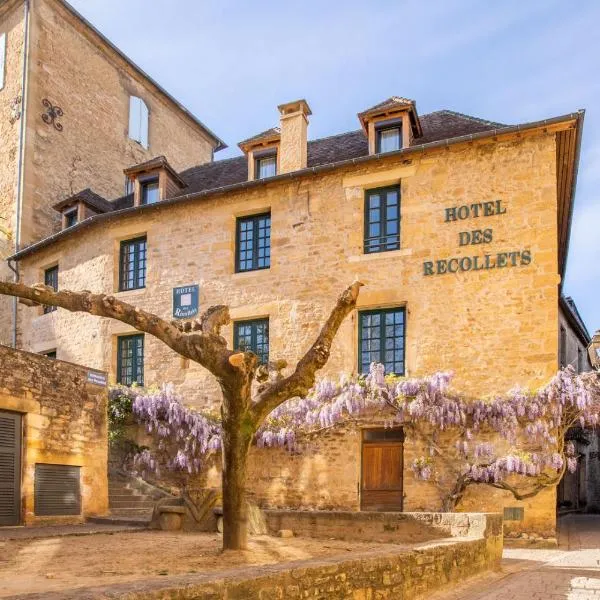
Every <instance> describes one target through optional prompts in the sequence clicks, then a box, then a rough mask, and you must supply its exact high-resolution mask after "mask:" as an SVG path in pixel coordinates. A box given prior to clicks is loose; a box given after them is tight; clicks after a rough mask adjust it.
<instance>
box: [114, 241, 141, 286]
mask: <svg viewBox="0 0 600 600" xmlns="http://www.w3.org/2000/svg"><path fill="white" fill-rule="evenodd" d="M143 287H146V238H145V237H140V238H136V239H135V240H126V241H123V242H121V252H120V257H119V291H121V292H123V291H127V290H138V289H140V288H143Z"/></svg>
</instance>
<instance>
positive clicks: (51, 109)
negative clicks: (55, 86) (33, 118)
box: [42, 98, 64, 131]
mask: <svg viewBox="0 0 600 600" xmlns="http://www.w3.org/2000/svg"><path fill="white" fill-rule="evenodd" d="M42 104H43V105H44V106H45V107H46V112H43V113H42V120H43V121H44V123H47V124H48V125H53V126H54V129H56V131H62V130H63V126H62V124H61V123H59V122H58V120H57V119H59V118H60V117H62V116H63V115H64V113H63V109H62V108H61V107H60V106H54V105H53V104H52V102H50V100H48V98H44V99H43V100H42Z"/></svg>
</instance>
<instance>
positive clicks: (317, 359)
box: [250, 281, 363, 426]
mask: <svg viewBox="0 0 600 600" xmlns="http://www.w3.org/2000/svg"><path fill="white" fill-rule="evenodd" d="M362 285H363V284H362V283H361V282H360V281H355V282H354V283H353V284H352V285H351V286H349V287H348V288H346V289H345V290H344V292H343V293H342V294H341V295H340V297H339V298H338V300H337V303H336V305H335V306H334V308H333V310H332V311H331V314H330V315H329V318H328V319H327V321H326V322H325V325H323V328H322V329H321V332H320V333H319V335H318V337H317V339H316V341H315V342H314V344H313V345H312V346H311V347H310V349H309V351H308V352H307V353H306V354H305V355H304V356H303V357H302V358H301V359H300V361H299V362H298V364H297V365H296V369H295V370H294V372H293V373H292V374H291V375H290V376H289V377H286V378H284V379H280V380H278V381H274V382H273V383H271V384H266V385H265V387H264V389H262V390H261V391H260V392H259V394H258V395H257V397H256V398H255V403H254V404H253V406H252V408H251V409H250V410H251V413H252V418H253V421H254V423H255V424H256V425H257V426H258V425H259V424H260V423H262V421H263V420H264V419H265V417H266V416H267V415H268V414H269V413H270V412H271V411H272V410H273V409H275V408H276V407H277V406H279V405H280V404H281V403H282V402H285V401H286V400H288V399H289V398H293V397H295V396H305V395H306V394H307V393H308V391H309V390H310V388H311V387H312V386H313V385H314V384H315V375H316V373H317V371H318V370H319V369H322V368H323V367H324V366H325V364H326V363H327V361H328V360H329V354H330V352H331V344H332V343H333V339H334V338H335V336H336V334H337V332H338V329H339V328H340V325H341V324H342V322H343V321H344V319H345V318H346V317H347V316H348V315H349V314H350V313H351V312H352V310H354V308H355V307H356V300H357V298H358V294H359V292H360V288H361V287H362Z"/></svg>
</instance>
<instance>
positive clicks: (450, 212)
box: [423, 200, 531, 276]
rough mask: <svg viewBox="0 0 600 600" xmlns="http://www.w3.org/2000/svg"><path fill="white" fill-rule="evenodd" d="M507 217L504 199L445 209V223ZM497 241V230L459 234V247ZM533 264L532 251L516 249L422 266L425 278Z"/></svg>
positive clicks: (432, 262)
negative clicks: (495, 238)
mask: <svg viewBox="0 0 600 600" xmlns="http://www.w3.org/2000/svg"><path fill="white" fill-rule="evenodd" d="M504 214H506V207H505V206H504V205H503V204H502V200H493V201H489V202H479V203H476V204H463V205H462V206H451V207H449V208H446V209H444V222H445V223H452V222H455V221H465V220H467V219H478V218H486V217H493V216H495V215H504ZM493 240H494V231H493V229H491V228H490V227H487V228H482V229H471V230H467V231H461V232H460V233H459V234H458V245H459V247H465V246H479V245H481V244H489V243H490V242H492V241H493ZM529 264H531V250H526V249H523V250H514V251H511V252H484V253H483V254H476V255H474V256H470V255H467V256H456V257H452V258H442V259H438V260H427V261H425V262H424V263H423V275H425V276H427V275H444V274H445V273H460V272H464V271H487V270H490V269H503V268H505V267H524V266H526V265H529Z"/></svg>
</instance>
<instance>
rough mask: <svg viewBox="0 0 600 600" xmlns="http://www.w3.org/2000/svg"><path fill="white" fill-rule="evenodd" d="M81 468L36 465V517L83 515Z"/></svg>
mask: <svg viewBox="0 0 600 600" xmlns="http://www.w3.org/2000/svg"><path fill="white" fill-rule="evenodd" d="M80 468H81V467H71V466H68V465H42V464H37V465H35V514H36V516H40V517H49V516H62V515H79V514H81V492H80V487H79V470H80Z"/></svg>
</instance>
